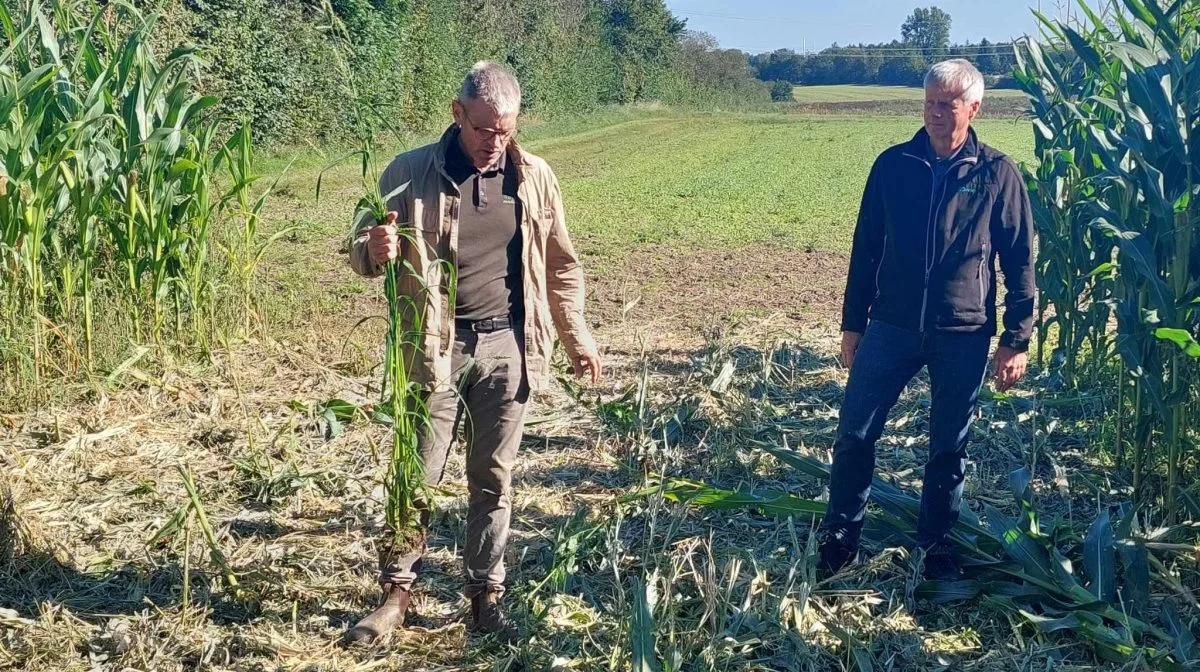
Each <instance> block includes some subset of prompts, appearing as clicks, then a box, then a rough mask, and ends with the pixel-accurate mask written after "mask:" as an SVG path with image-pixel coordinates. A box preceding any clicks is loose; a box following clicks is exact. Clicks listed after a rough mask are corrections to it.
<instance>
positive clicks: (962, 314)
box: [820, 59, 1034, 580]
mask: <svg viewBox="0 0 1200 672" xmlns="http://www.w3.org/2000/svg"><path fill="white" fill-rule="evenodd" d="M982 99H983V77H982V75H980V74H979V71H978V70H976V69H975V67H974V66H973V65H971V64H970V63H969V62H968V61H965V60H962V59H956V60H950V61H945V62H942V63H938V64H937V65H934V66H933V68H931V69H930V71H929V73H928V75H927V76H926V77H925V127H924V128H923V129H922V130H921V131H920V132H918V133H917V134H916V136H915V137H914V138H913V139H912V140H910V141H908V142H906V143H904V144H901V145H897V146H895V147H891V148H889V149H887V150H886V151H884V152H883V154H881V155H880V156H879V158H878V159H877V160H876V161H875V165H874V166H873V167H872V168H871V173H870V176H869V177H868V178H867V186H866V189H865V191H864V193H863V199H862V207H861V209H860V210H859V215H858V224H857V226H856V228H855V231H854V245H853V250H852V253H851V256H850V271H849V277H848V278H847V281H846V294H845V301H844V303H843V307H842V360H843V363H844V364H845V366H846V367H847V368H849V369H850V378H849V381H848V382H847V384H846V393H845V399H844V401H843V403H842V407H841V410H840V413H839V418H838V430H837V438H836V440H835V443H834V448H833V468H832V474H831V478H830V482H829V505H828V511H827V513H826V515H825V520H824V524H823V529H822V532H821V543H820V568H821V570H822V573H823V574H825V575H831V574H835V573H837V572H838V571H840V570H841V569H842V568H843V567H845V566H846V565H848V564H850V563H852V562H854V561H855V559H856V558H857V555H858V543H859V535H860V531H861V529H862V524H863V516H864V515H865V513H866V509H867V499H868V497H869V496H870V491H871V479H872V477H873V475H874V469H875V442H876V441H877V440H878V439H879V437H880V436H881V434H882V433H883V428H884V422H885V421H886V420H887V414H888V412H889V411H890V410H891V408H892V406H893V405H895V403H896V400H897V399H898V398H899V397H900V393H901V392H902V391H903V389H904V387H905V386H906V385H907V384H908V383H909V381H910V380H912V378H913V376H915V375H916V374H917V372H918V371H920V370H921V368H922V367H927V368H928V369H929V381H930V388H931V397H932V400H931V405H930V409H929V433H930V440H929V458H928V461H927V462H926V464H925V478H924V482H923V483H924V485H923V490H922V493H921V507H920V513H919V519H918V521H917V533H916V542H917V545H918V547H920V548H921V549H923V550H924V558H925V559H924V573H925V576H926V577H928V578H935V579H946V580H952V579H956V578H959V577H960V576H961V569H960V567H959V564H958V559H957V555H956V554H955V552H954V551H953V549H952V547H951V545H950V543H949V542H948V540H947V536H948V534H949V533H950V531H951V530H952V529H953V528H954V526H955V524H956V523H957V521H958V518H959V509H960V506H961V500H962V488H963V476H964V472H965V469H966V465H967V435H968V433H969V431H970V424H971V416H972V415H973V414H974V410H975V404H976V401H977V400H978V397H979V390H980V387H981V386H982V384H983V379H984V375H985V373H986V370H987V360H988V351H989V349H990V343H991V337H992V336H994V335H995V334H996V331H997V322H996V275H995V266H996V265H997V262H998V265H999V269H1000V270H1001V271H1002V272H1003V274H1004V285H1005V288H1006V290H1007V291H1006V294H1005V297H1004V304H1005V307H1004V320H1003V327H1004V328H1003V331H1002V333H1001V335H1000V343H999V347H997V349H996V353H995V358H994V359H995V363H994V366H993V375H994V376H995V379H996V386H997V388H998V389H999V390H1001V391H1003V390H1007V389H1009V388H1010V387H1012V386H1013V385H1014V384H1016V383H1017V381H1019V380H1020V379H1021V378H1022V377H1023V376H1024V374H1025V365H1026V356H1025V352H1026V350H1027V349H1028V346H1029V339H1030V336H1031V332H1032V329H1033V301H1034V271H1033V260H1034V257H1033V216H1032V214H1031V209H1030V204H1029V196H1028V194H1027V192H1026V190H1025V183H1024V181H1023V180H1022V178H1021V174H1020V172H1019V171H1018V170H1017V168H1016V166H1015V165H1014V164H1013V162H1012V161H1011V160H1009V159H1008V158H1007V157H1006V156H1004V155H1003V154H1001V153H1000V152H998V151H996V150H995V149H992V148H991V147H988V146H987V145H985V144H983V143H981V142H979V140H978V138H977V137H976V136H975V131H974V130H972V128H971V122H972V120H974V119H975V115H976V114H977V113H978V112H979V106H980V103H981V102H982Z"/></svg>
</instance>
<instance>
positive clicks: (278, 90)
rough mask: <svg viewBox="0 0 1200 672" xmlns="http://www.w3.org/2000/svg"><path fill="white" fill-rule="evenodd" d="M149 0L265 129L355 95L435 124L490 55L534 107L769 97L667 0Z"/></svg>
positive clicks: (399, 120)
mask: <svg viewBox="0 0 1200 672" xmlns="http://www.w3.org/2000/svg"><path fill="white" fill-rule="evenodd" d="M7 1H10V2H11V1H12V0H7ZM96 2H99V0H96ZM137 4H138V5H139V6H140V7H141V8H142V9H145V10H150V11H157V12H159V13H161V14H162V18H161V19H160V21H159V24H158V25H157V26H156V27H155V29H154V33H153V38H152V39H154V40H155V41H156V42H157V43H158V45H159V49H160V51H162V53H167V52H169V50H170V49H171V48H173V47H174V46H175V45H177V44H179V43H181V42H192V43H195V44H196V45H198V46H199V47H200V55H201V57H202V59H203V66H202V68H203V79H202V82H203V87H204V88H205V91H204V92H205V93H212V94H215V95H218V96H220V98H221V100H222V105H223V107H224V110H225V112H227V113H228V114H229V115H231V116H232V117H234V118H245V119H248V120H250V122H251V126H252V128H254V129H255V136H256V137H255V140H256V141H259V142H267V143H300V142H306V141H327V140H337V139H338V138H341V137H346V136H349V135H352V134H353V130H354V129H353V125H354V124H355V123H356V122H355V119H357V118H360V116H358V115H356V114H355V110H354V106H355V104H358V105H360V107H366V108H368V109H370V110H371V111H372V112H373V114H374V115H375V116H377V117H378V118H379V119H380V120H384V121H386V122H387V123H388V124H389V125H391V126H393V127H394V128H397V129H400V130H403V131H409V132H429V131H432V130H436V128H437V127H438V126H440V125H441V124H442V123H444V122H445V121H446V119H447V111H446V110H447V109H448V105H449V101H450V100H451V98H452V97H453V95H454V93H455V91H456V90H457V87H458V85H459V83H460V82H461V78H462V76H463V74H464V73H465V72H466V70H467V69H468V68H469V67H470V65H471V64H472V63H474V62H475V61H478V60H481V59H490V60H496V61H499V62H501V63H504V64H506V65H508V66H509V67H510V68H512V69H513V70H514V71H515V73H516V74H517V76H518V77H519V78H520V80H521V83H522V86H523V89H524V98H525V100H524V108H525V112H527V113H530V114H534V115H537V116H540V117H547V116H554V115H561V114H568V113H576V112H586V111H588V110H590V109H593V108H596V107H598V106H602V105H609V104H629V103H638V102H642V101H661V102H664V103H668V104H722V105H724V104H732V103H737V104H744V103H747V102H749V103H754V102H764V101H767V100H769V92H768V90H769V85H767V84H765V83H762V82H760V81H758V80H757V79H756V78H755V75H756V73H755V71H754V70H752V69H751V68H750V66H749V62H748V60H747V56H746V55H745V54H741V53H740V52H732V53H731V52H730V51H729V50H721V49H719V48H718V47H717V45H716V43H715V41H714V40H711V38H706V37H705V36H702V35H696V34H693V33H690V32H689V31H687V29H686V22H685V21H684V20H682V19H680V18H678V17H676V16H675V15H673V14H672V13H671V12H670V11H669V10H668V9H667V7H666V5H665V3H664V2H663V0H469V1H464V0H141V1H140V2H138V3H137ZM331 12H332V14H333V16H335V17H336V20H337V21H339V22H340V23H342V24H343V25H344V27H345V29H346V31H347V32H348V33H349V36H350V39H349V43H350V44H351V45H352V47H351V48H352V52H353V53H352V54H350V57H349V62H350V68H351V70H352V76H351V77H350V78H349V79H352V80H353V82H348V81H346V79H347V77H346V76H345V74H344V71H343V70H341V69H339V68H337V67H335V65H334V63H335V62H336V58H335V54H333V53H332V50H333V49H335V48H338V47H337V45H336V44H335V42H336V40H334V39H333V38H332V35H331V31H330V29H329V28H330V19H331V16H330V13H331ZM735 54H736V55H735ZM352 84H353V86H351V85H352Z"/></svg>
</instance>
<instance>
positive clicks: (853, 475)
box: [824, 321, 991, 547]
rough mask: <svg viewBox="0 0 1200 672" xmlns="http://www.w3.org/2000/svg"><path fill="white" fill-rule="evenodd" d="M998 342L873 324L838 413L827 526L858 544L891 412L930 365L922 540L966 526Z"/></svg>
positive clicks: (919, 532) (929, 541) (924, 543)
mask: <svg viewBox="0 0 1200 672" xmlns="http://www.w3.org/2000/svg"><path fill="white" fill-rule="evenodd" d="M990 345H991V337H990V335H989V334H986V333H979V334H958V333H947V332H936V331H927V332H924V333H921V332H916V331H908V330H905V329H901V328H899V327H894V326H892V325H890V324H887V323H885V322H879V321H872V322H871V323H870V324H869V325H868V326H867V330H866V333H864V334H863V337H862V341H860V342H859V346H858V351H857V352H856V353H855V356H854V363H853V365H852V366H851V369H850V380H849V382H848V383H847V384H846V397H845V400H844V401H843V403H842V409H841V412H840V413H839V416H838V431H837V440H836V441H835V443H834V445H833V468H832V473H831V475H830V479H829V508H828V511H827V513H826V514H825V522H824V525H825V528H826V529H827V530H828V531H830V532H832V533H834V534H835V535H836V536H838V537H839V538H840V539H842V541H843V542H844V543H846V544H848V545H850V546H852V547H857V545H858V540H859V535H860V533H861V531H862V521H863V516H864V515H866V512H867V498H868V497H869V496H870V494H871V478H872V477H873V476H874V474H875V442H876V441H878V440H879V437H880V435H881V434H883V425H884V422H885V421H886V420H887V415H888V412H889V411H890V410H891V409H892V406H894V405H895V404H896V400H897V399H899V398H900V393H901V392H902V391H903V390H904V387H905V386H906V385H908V383H909V381H911V380H912V378H913V376H915V375H916V374H917V372H918V371H920V370H921V367H922V366H927V367H929V382H930V388H931V392H932V403H931V405H930V409H929V434H930V437H929V461H928V462H926V463H925V479H924V487H923V489H922V492H921V510H920V515H919V519H918V521H917V543H918V544H919V545H921V546H923V547H928V546H931V545H933V544H935V543H937V542H939V541H941V540H943V539H945V538H946V535H947V534H948V533H949V532H950V530H951V529H953V528H954V525H955V524H956V523H957V522H958V513H959V508H960V506H961V504H962V488H963V473H964V471H965V470H966V466H967V434H968V432H969V430H970V427H971V416H972V414H973V413H974V412H975V404H976V402H977V401H978V400H979V388H980V387H981V386H982V385H983V376H984V373H985V371H986V369H987V360H988V349H989V347H990Z"/></svg>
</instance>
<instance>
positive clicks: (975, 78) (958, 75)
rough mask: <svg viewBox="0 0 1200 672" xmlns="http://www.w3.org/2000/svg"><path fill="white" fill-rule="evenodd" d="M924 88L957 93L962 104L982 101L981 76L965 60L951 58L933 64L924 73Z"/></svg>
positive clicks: (976, 69)
mask: <svg viewBox="0 0 1200 672" xmlns="http://www.w3.org/2000/svg"><path fill="white" fill-rule="evenodd" d="M925 86H926V87H929V86H935V87H937V88H939V89H942V90H943V91H959V92H961V93H962V98H963V102H965V103H967V104H968V105H970V104H971V103H978V102H981V101H983V75H982V74H980V72H979V69H978V68H976V67H975V66H974V65H972V64H971V62H970V61H968V60H967V59H965V58H952V59H950V60H948V61H942V62H941V63H935V64H934V66H933V67H932V68H930V69H929V72H927V73H925Z"/></svg>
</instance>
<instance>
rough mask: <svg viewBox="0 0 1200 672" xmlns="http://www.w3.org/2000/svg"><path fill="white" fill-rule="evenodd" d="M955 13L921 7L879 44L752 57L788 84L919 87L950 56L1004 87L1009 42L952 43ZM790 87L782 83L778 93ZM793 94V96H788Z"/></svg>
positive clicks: (758, 69) (766, 76)
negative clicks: (897, 36) (930, 70)
mask: <svg viewBox="0 0 1200 672" xmlns="http://www.w3.org/2000/svg"><path fill="white" fill-rule="evenodd" d="M950 25H951V17H950V14H948V13H947V12H945V11H943V10H941V9H939V8H937V7H929V8H917V9H915V10H914V11H913V13H912V14H911V15H909V17H908V18H907V19H906V20H905V21H904V23H903V25H901V27H900V32H901V39H899V40H892V41H891V42H887V43H880V44H859V45H853V46H838V45H837V44H834V45H833V46H831V47H829V48H827V49H823V50H821V51H820V52H818V53H815V54H802V53H797V52H795V51H793V50H790V49H778V50H775V51H771V52H766V53H762V54H756V55H753V56H750V57H749V58H750V64H751V66H752V67H753V69H754V71H755V73H756V76H757V77H758V78H759V79H761V80H763V81H768V82H787V83H789V84H803V85H815V84H882V85H890V86H920V85H921V82H922V79H923V78H924V76H925V72H926V70H928V68H929V66H930V65H932V64H933V63H936V62H937V61H940V60H943V59H946V58H966V59H967V60H969V61H971V62H972V63H974V64H975V65H976V67H978V68H979V70H980V71H981V72H982V73H983V74H984V75H985V76H986V77H987V78H988V80H989V84H991V85H993V86H1005V85H1007V84H1008V83H1009V82H1010V81H1011V79H1010V73H1011V72H1012V69H1013V68H1014V67H1015V66H1016V56H1015V55H1014V53H1013V46H1012V44H1011V43H1009V42H991V41H989V40H987V39H986V38H985V39H983V40H980V41H979V43H978V44H972V43H969V42H968V43H963V44H951V42H950ZM786 92H787V88H786V87H782V86H781V87H778V88H777V95H776V97H780V96H782V95H784V94H785V93H786ZM789 97H790V96H789Z"/></svg>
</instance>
